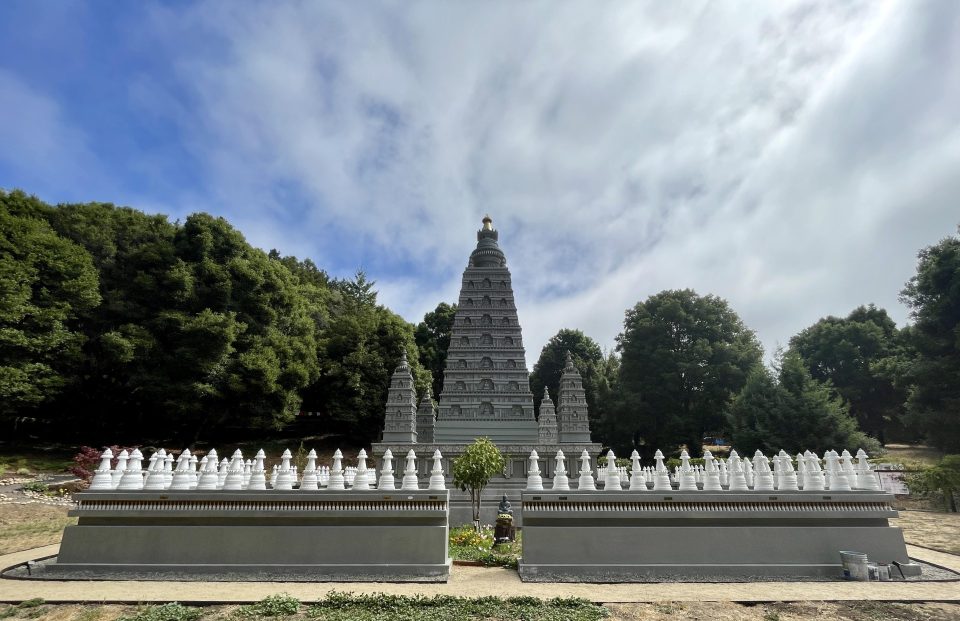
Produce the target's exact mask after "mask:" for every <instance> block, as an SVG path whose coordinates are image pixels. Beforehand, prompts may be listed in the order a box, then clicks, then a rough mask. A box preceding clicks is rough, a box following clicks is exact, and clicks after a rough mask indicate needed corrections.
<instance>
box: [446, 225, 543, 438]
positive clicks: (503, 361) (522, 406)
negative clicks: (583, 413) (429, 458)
mask: <svg viewBox="0 0 960 621" xmlns="http://www.w3.org/2000/svg"><path fill="white" fill-rule="evenodd" d="M498 237H499V234H498V233H497V231H496V230H495V229H494V228H493V221H492V220H491V219H490V217H489V216H487V217H485V218H484V219H483V228H481V229H480V230H479V231H477V247H476V249H474V251H473V252H472V253H471V254H470V261H469V263H468V264H467V269H465V270H464V272H463V283H462V286H461V289H460V299H459V300H458V303H457V313H456V315H455V317H454V320H453V331H452V334H451V335H450V347H449V349H447V367H446V369H444V372H443V391H442V392H441V393H440V408H439V410H440V411H439V414H438V417H437V423H436V428H435V430H434V441H435V442H437V443H448V442H449V443H470V442H473V440H474V438H476V437H477V436H487V437H489V438H490V439H491V440H493V441H494V442H495V443H498V444H519V443H528V444H536V443H537V440H538V433H537V421H536V419H535V418H534V413H533V393H532V392H530V377H529V375H528V373H527V363H526V358H525V354H524V349H523V341H522V338H521V334H520V322H519V321H518V319H517V307H516V304H515V303H514V298H513V287H512V285H511V282H510V270H509V269H507V259H506V257H505V256H504V255H503V251H502V250H500V246H499V245H498V244H497V240H498Z"/></svg>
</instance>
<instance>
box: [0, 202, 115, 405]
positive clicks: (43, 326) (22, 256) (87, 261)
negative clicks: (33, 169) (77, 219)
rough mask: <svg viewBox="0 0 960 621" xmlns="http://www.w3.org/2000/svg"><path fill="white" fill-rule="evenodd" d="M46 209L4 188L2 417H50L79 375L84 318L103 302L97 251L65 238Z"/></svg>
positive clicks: (0, 223) (0, 212) (0, 206)
mask: <svg viewBox="0 0 960 621" xmlns="http://www.w3.org/2000/svg"><path fill="white" fill-rule="evenodd" d="M46 210H47V207H46V206H45V205H43V204H42V203H41V202H40V201H39V200H37V199H36V198H34V197H29V196H27V195H26V194H24V193H23V192H19V191H14V192H11V193H9V194H8V193H6V192H3V191H2V190H0V418H6V419H12V418H18V417H23V416H27V415H29V416H31V417H34V416H42V415H43V414H42V413H39V412H38V408H39V407H40V406H42V405H45V404H48V403H49V402H50V401H51V399H53V398H54V397H55V396H56V395H58V394H59V393H60V391H61V390H63V388H64V387H65V386H67V385H68V384H70V383H72V382H73V381H74V380H75V379H76V373H77V366H78V364H79V362H80V358H81V350H82V346H83V343H84V341H85V340H86V337H85V335H84V334H83V332H82V330H81V329H80V319H81V318H82V317H83V315H84V314H85V313H87V312H89V311H90V310H91V309H93V308H95V307H96V306H97V305H98V304H99V303H100V294H99V292H98V281H97V272H96V270H95V269H94V266H93V260H92V259H91V257H90V255H89V253H87V252H86V251H85V250H84V249H83V248H81V247H80V246H78V245H77V244H75V243H73V242H72V241H70V240H68V239H64V238H63V237H61V236H59V235H58V234H57V233H56V231H54V230H53V228H51V226H50V225H49V224H48V223H47V222H46V220H45V219H44V216H45V213H46Z"/></svg>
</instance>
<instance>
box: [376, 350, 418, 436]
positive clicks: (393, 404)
mask: <svg viewBox="0 0 960 621" xmlns="http://www.w3.org/2000/svg"><path fill="white" fill-rule="evenodd" d="M383 441H384V442H397V443H403V442H416V441H417V393H416V389H415V388H414V385H413V374H412V373H411V372H410V365H409V364H408V363H407V350H403V352H402V353H401V356H400V364H399V365H397V368H396V370H395V371H394V372H393V376H391V377H390V390H389V391H388V392H387V412H386V415H385V416H384V421H383Z"/></svg>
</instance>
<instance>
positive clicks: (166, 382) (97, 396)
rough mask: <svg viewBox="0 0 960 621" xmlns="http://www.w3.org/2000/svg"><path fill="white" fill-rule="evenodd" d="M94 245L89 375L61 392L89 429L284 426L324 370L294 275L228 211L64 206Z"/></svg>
mask: <svg viewBox="0 0 960 621" xmlns="http://www.w3.org/2000/svg"><path fill="white" fill-rule="evenodd" d="M49 219H50V222H51V223H52V224H53V226H54V228H56V229H57V230H58V231H59V232H60V233H61V234H62V235H64V236H66V237H69V238H70V239H73V240H74V241H76V242H77V243H79V244H81V245H83V246H84V247H85V248H87V249H88V250H89V252H90V253H91V254H92V255H93V257H94V262H95V264H96V266H97V268H98V270H99V272H100V287H101V295H102V296H103V300H104V301H103V304H102V305H101V307H100V308H99V309H97V312H96V313H90V314H89V315H88V317H87V318H86V321H85V330H86V331H87V335H88V344H87V347H85V352H84V353H85V361H84V369H83V377H84V378H85V381H83V382H82V383H79V384H78V385H77V386H76V390H74V391H72V392H71V393H70V394H66V393H65V395H64V401H65V403H69V404H70V406H71V407H70V408H69V409H70V410H71V411H74V412H77V413H78V414H82V413H84V411H88V412H92V411H95V412H97V416H96V417H93V418H92V419H90V417H87V418H88V420H87V427H88V428H89V429H90V431H91V432H97V433H102V432H104V431H106V430H109V431H110V432H111V434H115V435H119V434H123V433H126V434H127V435H128V436H129V437H136V438H137V439H138V440H140V441H142V440H144V439H146V438H158V439H162V438H167V437H171V436H173V437H175V438H177V439H180V440H186V441H191V440H195V439H196V438H197V437H198V435H201V434H203V435H207V436H208V437H209V434H214V433H220V430H222V428H223V427H224V426H233V427H235V428H244V429H249V428H261V429H264V428H277V427H279V426H282V425H283V424H285V423H286V422H288V421H290V420H292V418H293V416H294V415H295V413H296V412H297V411H298V409H299V408H298V405H299V400H300V398H299V394H298V393H299V391H300V390H301V389H302V388H303V387H304V386H306V385H308V384H309V383H310V382H311V381H312V380H313V379H315V377H316V375H317V371H318V364H317V360H316V345H315V339H314V325H313V322H312V321H311V318H310V316H309V314H308V309H307V305H306V301H305V299H304V297H303V296H302V295H301V292H300V290H299V289H298V287H297V280H296V279H295V278H294V277H293V276H292V275H291V274H290V271H289V270H288V269H287V268H286V267H285V266H284V265H282V264H280V263H279V262H277V261H272V260H270V258H269V257H268V256H267V255H266V254H265V253H264V252H262V251H260V250H257V249H255V248H252V247H251V246H250V245H249V244H248V243H247V242H246V240H245V239H244V238H243V236H242V235H241V234H240V233H239V232H238V231H236V230H235V229H233V228H232V227H231V226H230V225H229V224H228V223H227V222H226V221H225V220H223V219H222V218H214V217H212V216H209V215H207V214H194V215H192V216H190V217H188V218H187V220H186V221H185V222H184V224H183V225H182V226H178V225H174V224H171V223H169V222H168V221H167V220H166V218H165V217H163V216H148V215H146V214H143V213H141V212H138V211H136V210H133V209H129V208H118V207H114V206H113V205H109V204H102V203H90V204H85V205H60V206H58V207H57V208H55V209H52V210H51V211H50V213H49Z"/></svg>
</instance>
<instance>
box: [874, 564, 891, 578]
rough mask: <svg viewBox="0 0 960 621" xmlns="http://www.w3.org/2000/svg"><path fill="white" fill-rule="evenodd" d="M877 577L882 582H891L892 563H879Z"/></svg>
mask: <svg viewBox="0 0 960 621" xmlns="http://www.w3.org/2000/svg"><path fill="white" fill-rule="evenodd" d="M877 578H879V579H880V582H890V580H891V579H892V578H891V577H890V565H888V564H887V563H877Z"/></svg>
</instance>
